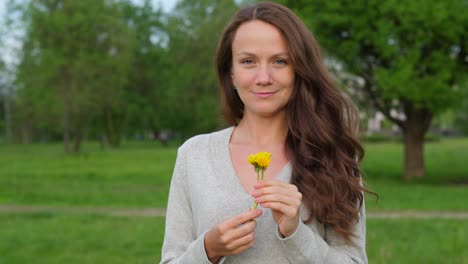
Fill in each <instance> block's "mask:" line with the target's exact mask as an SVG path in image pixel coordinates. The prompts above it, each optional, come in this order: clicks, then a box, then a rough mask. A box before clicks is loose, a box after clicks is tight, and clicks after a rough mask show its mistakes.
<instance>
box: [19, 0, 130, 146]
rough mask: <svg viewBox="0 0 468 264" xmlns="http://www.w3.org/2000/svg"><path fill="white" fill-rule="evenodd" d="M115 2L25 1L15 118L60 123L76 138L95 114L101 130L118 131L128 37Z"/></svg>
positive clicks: (43, 123) (33, 123) (27, 122)
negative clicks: (22, 52)
mask: <svg viewBox="0 0 468 264" xmlns="http://www.w3.org/2000/svg"><path fill="white" fill-rule="evenodd" d="M119 5H120V2H117V1H104V0H99V1H94V0H93V1H91V0H83V1H50V0H38V1H32V2H30V4H29V5H28V6H27V9H26V10H24V12H25V18H26V19H27V21H25V22H26V25H27V33H26V39H25V44H24V55H23V59H22V63H21V64H20V66H19V69H18V75H17V83H18V87H19V88H20V89H19V91H18V93H17V98H16V100H17V106H18V109H19V112H18V116H17V119H18V120H17V121H18V122H19V123H20V124H24V125H25V126H33V127H36V128H37V127H39V128H41V127H50V126H54V127H62V128H63V129H64V131H65V133H69V132H72V133H73V134H74V135H75V138H78V139H79V138H80V137H81V136H82V135H83V133H84V131H85V129H86V128H87V127H89V126H90V122H91V120H92V119H93V118H98V119H99V120H100V122H101V123H102V124H105V126H104V128H105V129H104V132H105V134H108V135H113V134H117V135H120V131H119V130H120V127H121V125H120V123H122V121H121V120H123V118H122V116H123V114H122V109H123V108H124V107H123V104H124V102H123V90H122V88H123V85H124V84H125V83H126V81H127V71H128V61H129V59H130V53H129V51H130V50H131V49H132V45H133V43H132V41H131V40H132V37H131V36H132V32H131V31H130V30H129V29H128V27H127V25H126V24H125V23H124V21H123V20H122V19H121V10H120V6H119ZM58 117H60V118H58ZM58 120H60V122H58ZM115 130H116V131H115ZM117 138H118V137H117ZM77 143H79V141H77Z"/></svg>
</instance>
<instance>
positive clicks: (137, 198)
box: [0, 139, 468, 264]
mask: <svg viewBox="0 0 468 264" xmlns="http://www.w3.org/2000/svg"><path fill="white" fill-rule="evenodd" d="M365 148H366V158H365V160H364V162H363V164H362V169H363V171H364V177H365V179H366V184H367V186H368V187H369V188H370V189H372V190H374V191H376V192H377V193H378V194H379V201H378V202H375V200H374V198H373V197H372V196H369V197H368V199H367V204H366V206H367V208H368V210H369V211H375V210H404V209H416V210H453V211H462V210H464V211H466V210H468V206H467V205H466V204H465V201H466V200H467V199H468V185H457V184H454V182H463V181H465V182H466V181H467V179H468V169H467V168H466V167H465V163H466V157H468V139H451V140H442V141H441V142H440V143H430V144H428V145H427V146H426V170H427V177H426V178H424V179H423V180H418V181H414V182H411V183H402V182H401V181H400V178H401V173H402V150H403V149H402V145H401V144H397V143H385V144H368V145H366V146H365ZM83 149H84V151H83V153H81V154H79V155H71V156H66V155H64V154H63V148H62V145H61V144H48V145H41V144H37V145H30V146H1V145H0V204H23V205H61V206H87V207H89V206H103V207H165V205H166V199H167V192H168V188H169V183H170V177H171V174H172V168H173V163H174V159H175V156H176V151H177V150H176V148H175V147H171V148H161V147H160V146H159V145H158V144H157V143H152V142H127V143H125V144H124V145H123V147H122V148H120V149H116V150H102V149H100V148H99V146H98V145H97V144H94V143H86V144H85V145H84V148H83ZM163 223H164V219H163V218H144V217H110V216H103V215H86V214H81V215H75V214H73V215H67V214H65V213H39V214H37V213H36V214H12V213H3V214H0V226H1V228H0V263H2V264H3V263H155V262H157V260H159V257H160V250H161V244H162V236H163V232H164V226H163ZM367 234H368V240H367V243H368V255H369V260H370V263H468V251H467V250H465V249H466V248H468V224H467V220H449V219H448V220H440V219H437V220H432V219H429V220H415V219H412V220H408V219H406V220H405V219H398V220H396V219H368V231H367Z"/></svg>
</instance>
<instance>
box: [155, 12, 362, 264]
mask: <svg viewBox="0 0 468 264" xmlns="http://www.w3.org/2000/svg"><path fill="white" fill-rule="evenodd" d="M217 71H218V76H219V79H220V82H221V87H222V93H221V99H222V103H223V113H224V117H225V119H226V121H227V122H228V123H230V124H231V125H232V127H230V128H227V129H224V130H222V131H218V132H214V133H211V134H208V135H200V136H196V137H194V138H192V139H190V140H188V141H187V142H186V143H184V144H183V145H182V146H181V147H180V148H179V151H178V156H177V161H176V165H175V169H174V175H173V179H172V183H171V190H170V194H169V204H168V208H167V218H166V233H165V239H164V245H163V252H162V261H161V263H340V264H342V263H367V256H366V252H365V213H364V204H363V203H364V198H363V191H366V190H365V189H364V188H363V187H362V185H361V180H360V177H359V175H360V170H359V167H358V160H360V159H361V158H362V156H363V154H364V153H363V149H362V147H361V145H360V144H359V142H358V141H357V139H356V137H355V135H354V131H355V128H356V126H355V123H356V119H355V118H356V116H357V114H356V110H355V109H354V108H353V107H352V105H351V104H350V103H349V102H348V101H347V100H346V99H345V97H343V95H342V94H341V93H340V91H339V90H338V89H337V88H336V86H335V84H334V83H333V82H332V80H331V78H330V77H329V75H328V73H327V71H326V69H325V66H324V64H323V61H322V59H321V57H320V52H319V47H318V45H317V43H316V41H315V39H314V38H313V36H312V35H311V33H310V32H309V31H308V30H307V28H306V27H305V25H304V24H303V22H302V21H300V19H299V18H298V17H297V16H296V15H295V14H294V13H293V12H292V11H290V10H289V9H287V8H286V7H284V6H281V5H279V4H275V3H260V4H257V5H254V6H250V7H246V8H243V9H241V10H240V11H238V13H237V14H236V15H235V16H234V18H233V19H232V21H231V22H230V23H229V24H228V25H227V27H226V28H225V31H224V33H223V35H222V37H221V40H220V42H219V45H218V50H217ZM259 151H267V152H270V153H271V154H272V159H271V162H270V166H269V167H268V169H267V170H266V174H265V178H264V180H263V181H260V182H257V180H256V177H255V172H254V169H253V167H252V165H250V164H249V163H248V162H247V157H248V156H249V155H250V154H252V153H256V152H259ZM254 201H256V202H258V203H259V204H260V207H259V209H256V210H252V209H249V207H250V206H251V205H252V202H254Z"/></svg>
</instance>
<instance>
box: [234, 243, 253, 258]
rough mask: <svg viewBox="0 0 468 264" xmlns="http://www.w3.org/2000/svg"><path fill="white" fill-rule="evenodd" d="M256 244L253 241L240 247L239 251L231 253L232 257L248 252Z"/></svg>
mask: <svg viewBox="0 0 468 264" xmlns="http://www.w3.org/2000/svg"><path fill="white" fill-rule="evenodd" d="M254 243H255V240H252V241H251V242H250V243H248V244H246V245H243V246H241V247H238V248H237V249H235V250H233V251H231V252H230V255H238V254H240V253H242V252H244V251H246V250H247V249H249V248H251V247H252V246H253V245H254Z"/></svg>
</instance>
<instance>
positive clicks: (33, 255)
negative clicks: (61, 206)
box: [0, 213, 164, 264]
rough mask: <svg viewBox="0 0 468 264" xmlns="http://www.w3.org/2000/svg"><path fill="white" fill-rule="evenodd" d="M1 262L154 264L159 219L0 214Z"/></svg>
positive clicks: (159, 242) (158, 247) (158, 243)
mask: <svg viewBox="0 0 468 264" xmlns="http://www.w3.org/2000/svg"><path fill="white" fill-rule="evenodd" d="M0 226H1V227H2V228H0V252H1V253H0V263H11V264H15V263H47V264H54V263H57V264H58V263H60V264H62V263H68V264H72V263H81V264H83V263H90V264H91V263H93V264H94V263H113V264H118V263H122V264H123V263H157V261H159V260H160V258H161V247H162V237H163V235H164V219H163V218H129V217H105V216H97V215H82V216H77V215H73V216H69V215H63V214H48V213H44V214H22V215H14V214H7V215H0Z"/></svg>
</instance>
